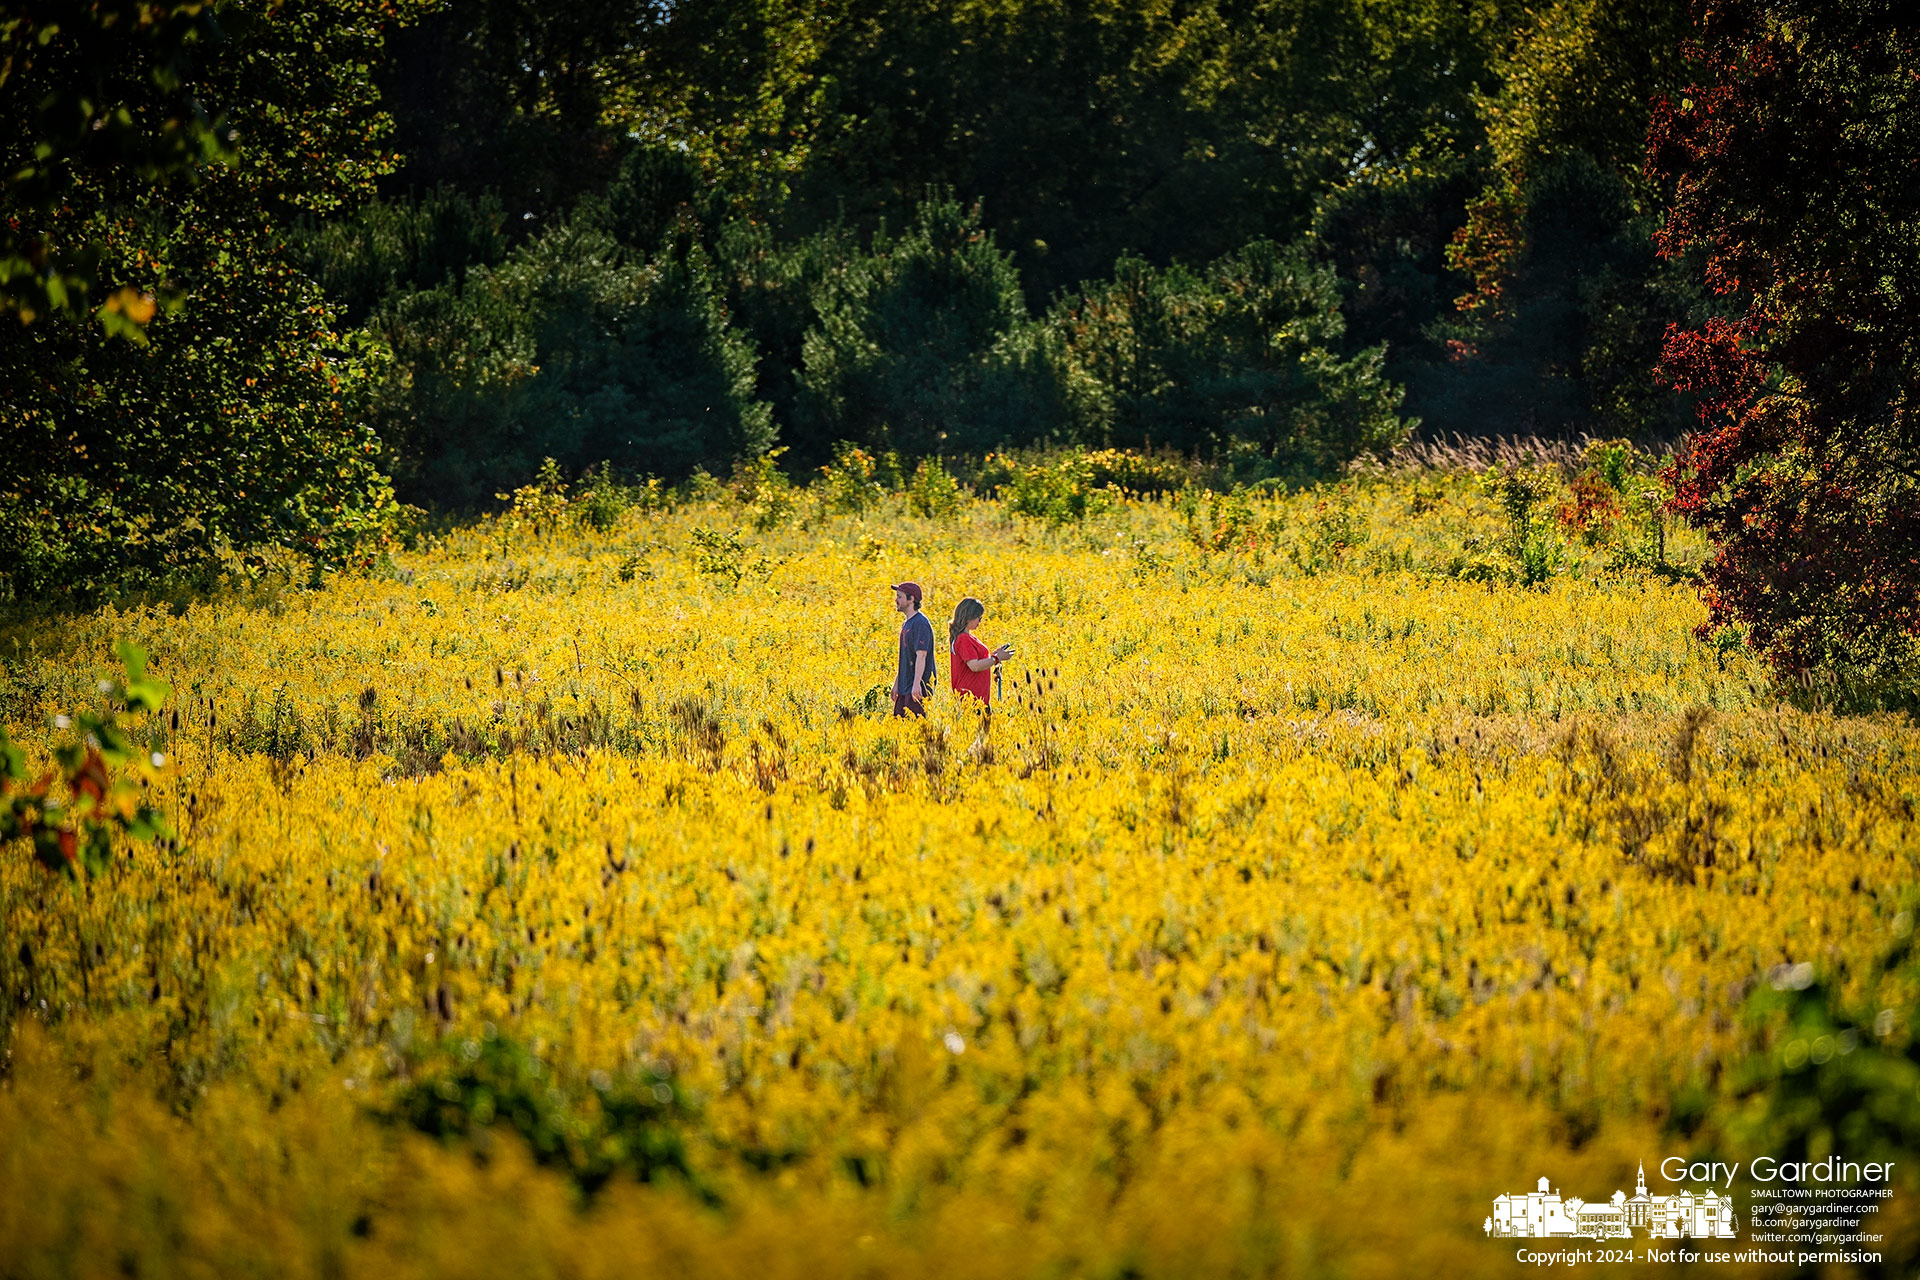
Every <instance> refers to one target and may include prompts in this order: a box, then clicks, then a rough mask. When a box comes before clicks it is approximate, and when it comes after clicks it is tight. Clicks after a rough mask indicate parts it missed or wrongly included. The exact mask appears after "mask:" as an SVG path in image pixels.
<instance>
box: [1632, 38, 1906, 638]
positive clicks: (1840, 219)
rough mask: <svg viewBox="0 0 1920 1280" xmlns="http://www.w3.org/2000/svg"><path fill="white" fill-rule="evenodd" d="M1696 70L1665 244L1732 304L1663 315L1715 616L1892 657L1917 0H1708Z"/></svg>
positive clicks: (1687, 490) (1666, 131)
mask: <svg viewBox="0 0 1920 1280" xmlns="http://www.w3.org/2000/svg"><path fill="white" fill-rule="evenodd" d="M1694 17H1695V21H1696V24H1697V34H1698V39H1697V42H1696V43H1695V44H1694V45H1693V47H1691V48H1690V49H1689V50H1688V54H1689V58H1690V61H1691V64H1692V66H1693V69H1694V74H1695V83H1694V84H1693V85H1692V86H1691V87H1689V88H1688V89H1687V90H1686V92H1685V93H1684V94H1683V95H1682V96H1681V98H1680V100H1679V101H1678V102H1673V101H1663V102H1660V103H1658V104H1657V105H1656V110H1655V113H1654V120H1653V125H1652V128H1651V130H1650V133H1649V138H1648V149H1647V168H1648V172H1649V175H1650V176H1652V177H1655V178H1658V179H1660V180H1663V181H1665V182H1667V183H1669V184H1671V189H1672V192H1673V198H1672V204H1671V206H1670V209H1669V213H1668V215H1667V218H1666V222H1665V225H1664V226H1663V227H1662V228H1661V229H1660V232H1659V235H1658V237H1657V242H1658V246H1659V249H1660V251H1661V253H1662V254H1664V255H1667V256H1670V257H1671V256H1674V255H1679V254H1685V253H1689V252H1699V253H1701V254H1702V255H1703V256H1704V270H1705V275H1706V280H1707V283H1708V284H1709V286H1710V287H1711V288H1712V289H1713V291H1714V292H1715V293H1716V294H1718V295H1719V296H1720V297H1721V298H1722V299H1723V300H1724V304H1725V305H1726V306H1727V308H1728V309H1729V310H1731V311H1733V312H1734V313H1735V316H1734V318H1730V319H1729V318H1715V319H1711V320H1708V321H1706V322H1705V323H1704V324H1702V325H1700V326H1698V327H1697V328H1692V329H1684V328H1680V327H1677V326H1676V327H1675V328H1674V329H1672V330H1670V331H1669V332H1668V334H1667V340H1666V346H1665V353H1664V358H1663V360H1662V363H1661V370H1660V371H1661V374H1662V376H1663V377H1664V379H1665V380H1666V381H1667V382H1668V383H1670V384H1671V385H1673V386H1674V387H1677V388H1680V389H1683V390H1686V391H1690V392H1692V393H1693V394H1694V395H1695V396H1696V397H1697V401H1698V405H1699V409H1700V416H1701V429H1700V431H1699V432H1698V433H1697V434H1696V435H1694V436H1693V437H1691V438H1690V440H1689V441H1688V443H1687V446H1686V447H1685V448H1684V449H1683V450H1682V452H1681V454H1680V456H1679V457H1678V458H1677V459H1676V462H1675V465H1674V468H1673V470H1672V472H1671V473H1670V475H1669V479H1670V481H1671V482H1672V483H1673V486H1674V492H1675V497H1674V508H1675V510H1676V511H1677V512H1679V513H1680V514H1681V515H1682V516H1683V517H1684V518H1685V519H1687V520H1688V521H1689V522H1691V523H1692V524H1694V525H1695V526H1696V527H1698V528H1701V529H1703V530H1705V531H1706V532H1707V533H1708V534H1709V535H1710V536H1711V537H1712V538H1713V540H1714V544H1715V552H1714V555H1713V557H1712V559H1711V560H1710V561H1709V563H1708V564H1707V565H1706V567H1705V571H1704V573H1705V580H1706V581H1705V590H1704V596H1705V599H1706V602H1707V604H1708V605H1709V607H1710V609H1711V616H1710V618H1709V620H1708V622H1707V623H1706V624H1705V626H1704V627H1703V628H1702V630H1703V632H1705V631H1711V630H1713V629H1715V628H1718V627H1720V626H1723V625H1730V624H1731V625H1739V626H1744V627H1745V628H1746V629H1747V632H1748V635H1749V637H1750V638H1751V639H1752V641H1753V642H1754V644H1755V645H1756V646H1757V647H1758V648H1759V649H1760V650H1761V651H1762V652H1763V653H1764V654H1766V655H1767V656H1768V657H1769V658H1770V659H1771V660H1772V661H1773V662H1774V663H1775V664H1776V665H1777V666H1778V667H1779V668H1780V669H1781V670H1783V671H1786V672H1788V673H1792V674H1801V673H1805V672H1807V671H1809V670H1811V669H1813V668H1815V667H1820V666H1830V665H1846V666H1851V667H1854V668H1856V669H1859V670H1865V671H1869V672H1874V673H1877V674H1883V675H1884V674H1887V673H1888V672H1889V671H1890V670H1893V669H1896V668H1898V667H1900V666H1901V665H1902V664H1904V663H1906V662H1908V661H1910V659H1911V655H1912V653H1913V642H1914V639H1915V637H1916V635H1920V419H1917V418H1916V416H1915V413H1916V405H1917V404H1920V399H1917V397H1920V305H1917V304H1920V296H1916V295H1920V234H1916V232H1917V231H1920V199H1917V198H1916V195H1917V193H1920V153H1916V151H1915V149H1914V147H1913V146H1912V143H1911V139H1912V138H1913V137H1914V136H1915V133H1914V130H1915V128H1916V127H1920V74H1917V73H1920V13H1916V12H1915V11H1912V10H1908V9H1907V8H1905V7H1904V6H1893V5H1856V4H1849V3H1844V2H1843V0H1784V2H1783V0H1695V4H1694Z"/></svg>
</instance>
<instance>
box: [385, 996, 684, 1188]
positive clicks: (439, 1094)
mask: <svg viewBox="0 0 1920 1280" xmlns="http://www.w3.org/2000/svg"><path fill="white" fill-rule="evenodd" d="M387 1115H388V1117H389V1118H390V1119H392V1120H395V1121H398V1122H401V1123H404V1124H407V1125H410V1126H411V1127H413V1128H415V1129H417V1130H419V1131H420V1132H421V1133H424V1134H427V1135H429V1136H430V1137H434V1138H439V1139H441V1140H442V1141H444V1142H454V1141H469V1142H470V1141H474V1140H476V1139H481V1138H483V1136H484V1135H485V1134H486V1133H487V1132H488V1131H489V1130H491V1129H492V1128H494V1127H495V1126H504V1127H507V1128H511V1129H512V1130H513V1131H514V1132H516V1133H518V1134H519V1135H520V1136H521V1137H522V1138H524V1139H525V1140H526V1142H527V1145H528V1146H529V1147H531V1148H532V1149H533V1156H534V1159H535V1160H537V1161H538V1162H539V1163H541V1164H543V1165H550V1166H557V1167H559V1168H562V1169H564V1170H565V1171H566V1172H567V1173H569V1174H570V1175H571V1176H572V1177H573V1180H574V1181H575V1182H576V1183H577V1184H579V1186H580V1188H581V1189H582V1190H584V1191H587V1192H592V1191H596V1190H598V1189H599V1188H600V1187H602V1186H604V1185H605V1184H606V1183H607V1182H608V1181H609V1180H610V1179H611V1178H613V1177H614V1175H616V1174H618V1173H627V1174H630V1175H632V1176H633V1177H634V1178H636V1179H638V1180H639V1181H641V1182H650V1181H652V1180H654V1179H655V1178H657V1177H659V1176H660V1175H661V1174H663V1173H666V1172H668V1171H671V1172H673V1173H675V1174H677V1175H678V1176H679V1177H681V1178H684V1179H687V1180H688V1181H692V1177H693V1175H692V1171H691V1170H690V1169H689V1167H688V1165H687V1158H686V1150H685V1147H684V1145H683V1144H682V1142H681V1139H680V1133H679V1128H678V1126H679V1123H680V1122H681V1121H682V1120H684V1118H685V1117H686V1116H687V1115H688V1108H687V1106H686V1103H685V1101H684V1100H683V1098H682V1096H681V1094H680V1092H679V1090H678V1089H676V1088H675V1087H674V1084H673V1081H672V1079H671V1078H670V1077H668V1076H665V1075H661V1074H658V1073H656V1072H652V1071H646V1070H633V1071H629V1072H624V1073H622V1074H621V1076H619V1077H618V1078H615V1077H613V1076H611V1075H598V1076H596V1077H594V1078H592V1079H590V1080H588V1081H582V1082H574V1081H566V1080H561V1079H559V1078H557V1077H556V1075H555V1073H554V1072H553V1070H552V1069H551V1068H550V1067H548V1066H547V1065H546V1063H544V1062H542V1061H541V1060H540V1059H539V1058H538V1057H536V1056H535V1055H534V1054H532V1053H530V1052H528V1051H527V1049H526V1048H525V1047H523V1046H522V1045H520V1044H519V1043H518V1042H517V1041H514V1040H511V1039H509V1038H507V1037H506V1036H503V1035H498V1034H489V1035H484V1036H482V1037H481V1038H480V1039H477V1040H464V1041H461V1040H452V1039H449V1040H447V1041H445V1042H443V1043H442V1044H441V1045H440V1046H438V1048H437V1050H436V1051H435V1052H434V1053H433V1055H432V1056H431V1058H430V1059H429V1061H428V1062H427V1063H426V1064H424V1065H423V1066H422V1067H421V1068H420V1069H419V1070H418V1071H416V1073H415V1079H414V1080H413V1082H412V1083H410V1084H408V1085H407V1086H406V1087H404V1088H402V1089H401V1090H400V1091H399V1093H398V1095H397V1096H396V1097H395V1099H394V1101H393V1103H392V1105H391V1107H390V1108H389V1110H388V1112H387Z"/></svg>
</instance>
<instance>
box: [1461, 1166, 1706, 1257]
mask: <svg viewBox="0 0 1920 1280" xmlns="http://www.w3.org/2000/svg"><path fill="white" fill-rule="evenodd" d="M1482 1225H1483V1226H1484V1228H1485V1230H1486V1232H1487V1234H1488V1235H1490V1236H1499V1237H1502V1238H1513V1237H1519V1238H1523V1239H1534V1240H1538V1239H1543V1238H1550V1237H1554V1236H1582V1237H1585V1238H1587V1239H1590V1240H1625V1239H1630V1238H1631V1237H1633V1236H1636V1235H1640V1236H1644V1237H1647V1238H1650V1239H1656V1240H1678V1239H1682V1238H1686V1239H1693V1240H1730V1239H1732V1238H1733V1234H1734V1229H1735V1226H1736V1224H1735V1222H1734V1220H1733V1197H1732V1196H1728V1195H1722V1194H1720V1193H1719V1192H1717V1191H1715V1190H1713V1189H1712V1188H1711V1187H1709V1188H1708V1189H1707V1190H1705V1191H1701V1192H1696V1191H1692V1190H1683V1191H1681V1192H1680V1193H1679V1194H1677V1195H1670V1196H1656V1195H1649V1194H1648V1193H1647V1167H1646V1165H1644V1164H1643V1165H1641V1166H1640V1181H1639V1184H1638V1185H1637V1186H1636V1187H1635V1188H1634V1193H1633V1195H1632V1196H1631V1197H1629V1196H1628V1195H1627V1193H1626V1192H1624V1191H1616V1192H1614V1193H1613V1196H1612V1198H1610V1199H1607V1200H1601V1201H1593V1202H1588V1201H1586V1200H1582V1199H1580V1198H1579V1197H1578V1196H1576V1197H1574V1198H1573V1199H1571V1200H1563V1199H1561V1196H1560V1193H1559V1192H1558V1191H1554V1190H1551V1189H1549V1186H1548V1182H1547V1179H1545V1178H1542V1179H1540V1183H1539V1186H1538V1187H1537V1188H1536V1189H1535V1190H1533V1191H1529V1192H1527V1193H1525V1194H1524V1195H1502V1196H1496V1197H1495V1198H1494V1201H1493V1213H1492V1215H1491V1216H1490V1217H1488V1218H1487V1220H1486V1222H1485V1223H1484V1224H1482Z"/></svg>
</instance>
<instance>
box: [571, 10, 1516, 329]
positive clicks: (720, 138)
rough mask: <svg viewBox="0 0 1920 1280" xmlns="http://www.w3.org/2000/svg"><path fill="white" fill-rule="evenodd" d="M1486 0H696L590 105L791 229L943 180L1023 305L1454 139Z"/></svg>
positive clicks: (866, 214)
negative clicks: (973, 208)
mask: <svg viewBox="0 0 1920 1280" xmlns="http://www.w3.org/2000/svg"><path fill="white" fill-rule="evenodd" d="M1486 7H1488V6H1487V5H1486V4H1483V3H1476V4H1474V5H1472V6H1468V7H1466V11H1464V12H1463V6H1461V5H1458V4H1454V3H1446V2H1445V0H1395V3H1393V4H1391V5H1387V6H1381V5H1376V4H1368V3H1361V2H1359V0H1198V2H1197V3H1177V4H1176V3H1171V2H1169V0H1149V2H1147V3H1140V2H1139V0H1092V2H1091V3H1074V4H1060V3H1054V2H1052V0H925V2H921V0H914V2H911V3H903V2H902V0H711V2H710V3H705V4H698V5H691V4H681V5H674V6H672V7H671V11H670V14H669V16H668V18H667V21H666V22H665V23H664V25H663V26H662V27H661V28H660V29H659V30H658V31H657V32H654V33H652V34H650V35H649V36H648V38H647V39H646V40H644V41H638V42H636V43H635V44H634V45H633V47H632V49H631V51H630V52H628V53H626V54H622V55H616V56H614V57H613V58H611V59H610V60H609V63H608V72H607V74H608V77H609V80H610V82H611V83H612V84H613V85H614V86H615V88H614V89H613V90H612V91H611V92H610V102H611V105H610V108H609V118H611V119H615V120H618V121H619V122H620V123H621V124H622V125H624V126H625V127H627V128H629V129H631V130H633V131H634V132H635V133H636V134H638V135H639V136H641V137H643V138H645V139H647V140H649V141H652V142H657V143H662V144H671V145H675V146H677V147H682V148H685V150H686V151H687V153H688V154H690V155H692V156H694V157H695V158H696V159H697V160H698V161H699V163H700V165H701V167H702V170H703V172H704V173H705V175H706V176H707V179H708V180H709V181H710V182H712V183H714V184H715V185H718V186H721V187H724V188H725V189H726V190H727V192H728V194H729V196H730V198H731V199H732V200H733V201H734V207H735V209H736V210H737V211H738V212H741V213H745V214H749V215H752V216H756V217H761V218H769V219H773V220H775V221H776V222H777V223H779V224H780V225H781V226H782V227H783V228H784V229H785V230H786V231H787V233H788V234H789V235H804V234H807V233H810V232H812V231H816V230H819V229H820V228H822V227H825V226H828V225H831V224H833V223H835V222H838V221H841V220H843V219H844V220H846V221H849V222H851V223H852V224H853V225H854V226H855V227H856V228H858V229H860V230H861V231H863V232H866V231H871V230H872V229H873V228H874V227H876V226H878V225H879V223H880V222H881V221H882V220H885V221H887V222H889V223H890V224H892V225H894V226H899V225H902V224H903V223H904V222H905V221H906V220H907V219H909V218H910V217H911V216H912V212H911V211H912V209H913V208H914V207H915V206H916V205H917V204H918V202H919V200H920V198H921V195H922V193H923V192H925V191H926V190H928V189H929V188H937V189H951V190H953V191H954V192H956V193H957V194H958V196H959V198H960V199H961V200H962V201H963V202H966V203H974V202H978V203H980V204H982V205H983V207H984V208H985V210H986V211H987V216H988V218H989V219H990V221H989V224H988V225H989V226H990V227H991V229H992V230H993V231H994V233H995V235H996V237H997V240H998V243H999V244H1000V246H1001V247H1002V249H1003V250H1005V251H1006V252H1008V253H1011V254H1012V255H1013V256H1014V261H1015V264H1016V265H1017V266H1018V268H1019V270H1020V276H1021V279H1022V281H1023V283H1024V287H1025V291H1026V297H1027V302H1028V305H1029V308H1030V309H1032V310H1035V311H1037V310H1040V309H1042V308H1044V307H1045V306H1046V305H1047V304H1048V302H1049V301H1050V299H1051V298H1052V297H1053V296H1054V295H1055V294H1056V293H1057V292H1059V291H1060V290H1063V289H1071V288H1073V287H1075V286H1077V285H1078V284H1079V283H1080V282H1081V281H1083V280H1088V279H1092V278H1094V277H1096V276H1098V275H1101V274H1103V273H1104V272H1106V271H1107V270H1108V268H1109V267H1110V266H1111V265H1112V263H1113V262H1114V261H1115V259H1116V258H1117V257H1118V256H1119V255H1120V254H1121V253H1122V252H1134V253H1138V254H1140V255H1141V256H1143V257H1145V258H1147V259H1148V260H1149V261H1151V262H1153V263H1155V264H1157V265H1158V264H1165V263H1167V262H1170V261H1174V260H1181V261H1187V262H1202V261H1209V260H1211V259H1213V258H1216V257H1218V256H1219V255H1221V254H1223V253H1226V252H1229V251H1231V250H1233V249H1235V248H1237V247H1239V246H1240V245H1242V244H1244V243H1246V242H1247V241H1248V240H1250V239H1253V238H1256V237H1258V236H1263V235H1266V236H1278V237H1281V238H1285V239H1291V238H1292V237H1293V236H1294V235H1297V234H1298V233H1299V232H1301V231H1304V230H1305V229H1306V227H1307V225H1308V223H1309V221H1310V220H1311V217H1312V212H1313V208H1314V205H1315V202H1316V201H1317V200H1318V199H1319V197H1320V196H1321V195H1322V194H1323V193H1324V192H1325V191H1327V190H1328V189H1330V188H1331V187H1333V186H1335V185H1337V184H1340V183H1342V182H1345V181H1347V180H1348V179H1350V178H1351V177H1353V176H1354V174H1355V173H1356V172H1358V171H1360V170H1362V169H1365V168H1370V167H1375V166H1383V165H1384V166H1397V165H1403V164H1409V163H1414V162H1416V161H1417V160H1418V158H1419V157H1420V156H1423V155H1426V156H1429V158H1431V155H1432V154H1433V153H1437V152H1446V151H1454V150H1459V149H1460V148H1461V146H1462V139H1463V136H1464V134H1465V133H1470V132H1474V131H1476V130H1477V125H1476V124H1475V121H1474V119H1473V112H1472V97H1471V95H1472V93H1473V91H1474V89H1475V87H1476V76H1477V75H1479V74H1480V70H1481V68H1482V67H1483V66H1484V64H1485V61H1486V59H1485V55H1484V52H1483V51H1481V50H1479V49H1478V48H1476V47H1475V45H1476V42H1481V41H1482V32H1481V31H1480V30H1479V27H1480V25H1481V23H1482V21H1483V19H1482V17H1481V11H1482V10H1483V9H1485V8H1486ZM1471 142H1472V140H1471V139H1468V140H1466V142H1465V147H1466V149H1469V150H1470V149H1471Z"/></svg>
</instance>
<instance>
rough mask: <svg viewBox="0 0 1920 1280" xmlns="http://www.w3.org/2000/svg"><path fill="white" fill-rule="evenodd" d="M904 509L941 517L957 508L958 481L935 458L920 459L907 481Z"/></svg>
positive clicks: (921, 514) (928, 516)
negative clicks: (905, 506)
mask: <svg viewBox="0 0 1920 1280" xmlns="http://www.w3.org/2000/svg"><path fill="white" fill-rule="evenodd" d="M907 508H908V509H909V510H910V511H912V512H913V514H915V515H917V516H922V517H925V518H927V519H930V520H944V519H946V518H947V517H949V516H951V515H953V514H954V513H955V512H957V511H958V510H960V483H959V481H957V480H955V479H954V478H953V476H952V475H951V474H950V473H949V472H948V471H947V469H946V467H944V466H942V465H941V463H940V460H939V459H938V458H922V459H921V460H920V465H919V466H917V467H915V468H914V469H913V479H912V480H910V481H908V483H907Z"/></svg>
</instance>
